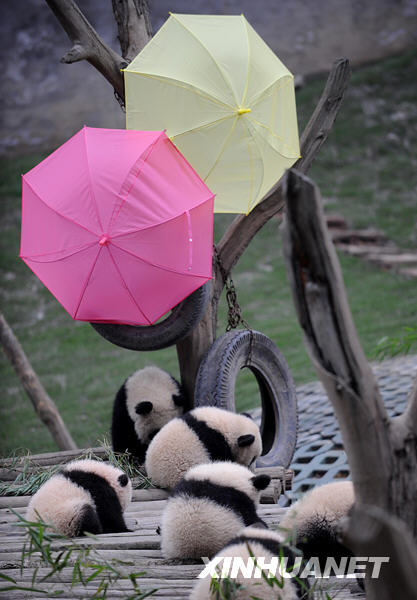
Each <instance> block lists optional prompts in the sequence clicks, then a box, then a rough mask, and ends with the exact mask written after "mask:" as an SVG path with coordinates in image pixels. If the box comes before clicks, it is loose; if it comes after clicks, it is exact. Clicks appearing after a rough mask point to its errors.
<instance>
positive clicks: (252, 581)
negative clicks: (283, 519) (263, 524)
mask: <svg viewBox="0 0 417 600" xmlns="http://www.w3.org/2000/svg"><path fill="white" fill-rule="evenodd" d="M249 550H250V551H249ZM218 556H221V557H223V558H225V557H236V558H242V562H243V564H244V565H248V564H249V565H250V564H251V563H250V556H253V557H254V558H255V560H256V559H259V562H258V563H256V564H258V565H261V563H260V559H261V558H263V559H264V564H265V565H268V564H271V563H272V559H273V557H278V558H279V559H281V558H282V559H283V560H284V561H286V564H285V563H284V568H286V570H287V571H288V572H289V574H290V573H291V567H292V566H293V565H294V563H295V560H296V555H295V554H294V552H293V551H292V550H291V548H289V547H288V546H286V545H285V543H284V540H283V536H282V535H281V534H279V533H278V532H276V531H271V530H269V529H258V528H256V527H246V528H245V529H243V530H242V531H240V532H239V533H238V535H237V537H235V538H233V539H232V540H230V541H229V542H228V543H227V544H226V546H224V548H222V549H221V550H220V552H218ZM231 564H233V563H231ZM222 567H223V562H220V563H219V565H218V572H219V575H220V574H221V570H222ZM254 570H255V566H254V567H253V569H252V572H251V576H250V575H248V577H244V576H243V574H242V571H241V570H239V571H238V574H237V577H236V578H233V579H232V578H231V577H230V578H229V577H227V578H225V579H223V580H222V579H221V578H219V579H217V580H216V583H217V585H212V579H211V577H210V576H207V577H205V578H203V579H199V581H198V583H197V584H196V585H195V586H194V588H193V591H192V592H191V596H190V600H216V599H217V598H219V597H223V596H220V592H219V590H221V591H222V592H223V594H224V597H229V596H228V595H227V591H231V589H230V587H231V580H232V582H233V587H234V589H233V588H232V589H233V594H232V597H233V598H234V599H235V600H251V599H252V598H259V600H271V598H280V599H281V600H299V599H301V598H303V599H304V598H308V590H309V584H308V580H307V579H303V580H301V579H299V578H297V577H294V578H292V577H288V578H283V577H282V574H281V575H280V573H279V572H277V573H273V575H275V576H276V578H277V580H278V581H279V582H281V581H283V587H282V588H279V587H277V586H275V587H271V586H270V585H269V584H268V583H267V582H266V581H265V580H264V579H263V578H262V577H254ZM263 570H264V573H265V574H266V575H268V569H263ZM228 575H230V571H229V572H228Z"/></svg>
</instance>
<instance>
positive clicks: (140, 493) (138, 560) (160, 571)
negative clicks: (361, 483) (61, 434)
mask: <svg viewBox="0 0 417 600" xmlns="http://www.w3.org/2000/svg"><path fill="white" fill-rule="evenodd" d="M62 454H63V456H62V455H61V456H59V455H56V454H55V455H39V457H36V458H37V459H38V460H39V459H40V460H41V462H44V464H50V465H53V464H55V463H56V462H57V460H60V462H61V461H62V462H66V461H67V460H71V459H72V458H74V453H62ZM54 461H55V462H54ZM2 462H3V464H2V465H1V464H0V467H1V466H2V467H3V471H2V476H3V479H7V480H8V481H11V480H13V479H14V477H12V475H14V474H12V473H11V472H10V469H8V468H7V467H8V465H7V463H6V464H5V461H2ZM282 482H283V480H282V479H281V483H282ZM274 484H275V486H273V487H272V488H270V489H269V490H268V493H267V494H265V495H264V497H263V498H262V500H263V503H261V505H260V508H259V514H260V516H261V518H262V519H264V521H265V522H266V523H267V524H268V525H270V526H276V525H277V524H278V523H279V521H280V519H281V518H282V515H283V514H284V513H285V510H286V509H284V508H281V507H279V506H278V505H277V504H276V497H275V498H273V497H272V496H273V493H274V490H275V492H276V489H277V487H279V486H278V485H277V481H275V482H274ZM287 485H289V483H288V480H287ZM278 495H279V494H278ZM167 497H168V493H167V492H166V491H165V490H161V489H156V488H153V489H147V490H134V492H133V500H132V503H131V504H130V506H129V507H128V509H127V511H126V513H125V519H126V524H127V526H128V528H129V529H131V530H132V531H131V532H128V533H118V534H105V535H99V536H97V537H96V539H91V538H85V537H83V538H76V540H75V541H76V542H77V543H81V544H86V543H87V544H88V546H89V547H90V548H93V549H94V550H95V551H96V552H97V555H98V556H99V557H100V558H101V559H102V560H114V559H116V560H120V561H123V562H124V563H128V564H127V565H123V566H121V567H120V570H121V571H123V572H126V573H128V572H135V573H138V572H143V573H144V575H143V577H141V578H140V579H138V580H137V582H138V584H139V587H140V590H141V592H144V591H147V590H156V591H155V593H154V594H153V595H152V598H164V599H165V600H180V599H182V598H188V596H189V594H190V591H191V589H192V587H193V585H194V582H195V579H196V577H197V575H198V574H199V573H200V572H201V570H202V568H203V565H202V564H201V563H199V564H195V563H194V564H193V563H191V562H189V563H181V564H178V562H177V563H175V561H170V560H166V559H164V558H163V556H162V553H161V550H160V536H159V535H158V533H157V531H156V529H157V527H158V525H159V524H160V521H161V514H162V511H163V509H164V507H165V505H166V502H167ZM29 499H30V496H3V497H0V572H1V573H3V574H4V575H6V576H8V577H12V578H13V579H15V580H16V581H17V582H18V584H19V585H21V586H22V587H28V586H31V582H32V576H33V573H34V570H35V569H38V571H37V581H40V578H42V576H44V575H45V574H47V573H48V572H49V571H50V568H45V567H44V566H42V563H41V560H40V555H39V554H35V555H33V556H31V557H30V558H29V560H26V562H25V568H24V570H23V572H21V570H20V567H21V553H22V548H23V546H24V544H25V541H27V538H26V537H25V535H24V534H23V532H22V530H21V528H20V527H19V526H17V524H16V523H17V521H18V519H17V517H16V516H15V515H14V514H13V512H12V510H15V511H16V512H18V513H19V514H21V515H22V516H23V517H24V516H25V514H26V509H27V505H28V502H29ZM69 544H71V541H62V540H59V541H57V542H54V543H53V545H52V549H53V550H57V551H59V550H61V549H64V548H65V547H68V545H69ZM94 556H95V555H94ZM73 565H74V559H73V557H72V556H71V557H70V559H69V561H68V563H67V565H66V567H65V568H64V569H63V570H62V571H61V572H60V573H59V575H57V576H54V577H52V578H50V579H48V581H47V582H44V583H42V584H39V585H38V587H41V589H46V590H47V592H48V593H47V594H46V595H45V594H39V595H37V594H36V593H32V592H27V591H24V590H19V591H7V592H4V593H3V594H1V592H0V597H1V596H3V597H5V598H7V599H9V598H10V599H16V600H18V599H21V598H32V599H34V598H45V597H51V594H52V593H53V592H56V591H58V590H62V591H63V593H62V594H61V595H60V596H59V598H61V600H66V599H68V600H70V599H72V600H73V599H75V598H88V597H91V596H92V595H93V594H94V592H95V591H96V589H97V583H96V580H92V581H91V582H90V583H89V584H87V585H86V586H83V585H75V586H74V587H71V581H72V577H73V571H74V569H73ZM87 576H88V573H87ZM6 584H7V582H6V581H0V588H2V587H5V586H6ZM326 586H330V588H331V597H333V595H334V594H335V595H336V597H337V599H338V600H347V599H349V600H350V599H354V598H364V595H363V593H359V592H358V587H357V585H356V582H349V583H347V580H342V581H340V580H336V579H330V580H327V582H326ZM131 595H132V585H131V582H130V581H129V580H125V579H123V580H118V581H117V582H116V583H115V584H114V585H112V586H111V588H110V589H109V590H108V592H107V595H106V598H108V599H110V600H111V599H113V598H114V599H116V598H128V597H129V596H131ZM315 597H316V598H324V597H325V596H324V595H323V594H322V592H320V593H319V592H317V594H315ZM271 598H272V596H271Z"/></svg>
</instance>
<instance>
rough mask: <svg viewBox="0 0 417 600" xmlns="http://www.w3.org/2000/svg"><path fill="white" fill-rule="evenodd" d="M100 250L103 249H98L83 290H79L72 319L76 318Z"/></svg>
mask: <svg viewBox="0 0 417 600" xmlns="http://www.w3.org/2000/svg"><path fill="white" fill-rule="evenodd" d="M102 248H103V246H100V247H99V249H98V252H97V255H96V257H95V259H94V261H93V264H92V266H91V269H90V272H89V273H88V275H87V277H86V280H85V282H84V285H83V289H82V290H81V294H80V299H79V300H78V304H77V308H76V310H75V313H74V317H73V318H74V319H76V318H77V314H78V311H79V309H80V305H81V302H82V300H83V298H84V294H85V290H86V289H87V286H88V284H89V282H90V279H91V275H92V274H93V271H94V268H95V266H96V264H97V261H98V257H99V256H100V252H101V250H102Z"/></svg>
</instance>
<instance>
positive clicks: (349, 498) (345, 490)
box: [280, 481, 355, 565]
mask: <svg viewBox="0 0 417 600" xmlns="http://www.w3.org/2000/svg"><path fill="white" fill-rule="evenodd" d="M354 501H355V496H354V490H353V484H352V482H351V481H340V482H333V483H328V484H326V485H321V486H318V487H315V488H314V489H312V490H311V491H310V492H308V493H307V494H305V496H303V497H302V498H301V499H300V500H298V501H297V502H296V503H295V504H294V505H293V506H292V507H291V509H290V510H289V511H288V512H287V514H286V515H285V517H284V519H283V520H282V521H281V523H280V527H282V528H283V529H285V530H287V531H289V532H290V533H292V536H293V539H294V543H295V545H296V546H297V547H298V548H299V549H300V550H302V552H303V554H304V556H305V557H306V558H310V557H312V556H317V557H318V558H319V559H320V563H321V564H323V565H324V564H325V561H326V559H327V557H328V556H333V557H335V558H340V557H342V556H351V554H352V553H351V551H350V550H348V549H347V548H346V547H344V546H343V545H342V544H340V542H339V541H338V539H337V527H338V524H339V522H340V519H341V518H342V517H344V516H346V515H347V513H348V512H349V510H350V508H351V507H352V506H353V503H354Z"/></svg>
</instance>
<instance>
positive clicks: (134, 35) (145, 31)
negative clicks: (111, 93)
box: [46, 0, 150, 102]
mask: <svg viewBox="0 0 417 600" xmlns="http://www.w3.org/2000/svg"><path fill="white" fill-rule="evenodd" d="M46 2H47V3H48V5H49V7H50V9H51V10H52V12H53V13H54V15H55V16H56V18H57V19H58V21H59V22H60V23H61V25H62V27H63V28H64V30H65V32H66V33H67V35H68V37H69V39H70V40H71V42H72V44H73V46H72V48H71V50H69V51H68V52H67V53H66V54H65V55H64V56H63V57H62V59H61V62H64V63H73V62H77V61H80V60H87V61H88V62H89V63H90V64H92V65H93V66H94V67H95V68H96V69H97V70H98V71H100V73H101V74H102V75H103V76H104V77H105V78H106V79H107V81H109V83H111V85H112V86H113V88H114V90H115V92H116V93H117V95H118V97H119V98H120V99H121V101H122V102H124V97H125V91H124V83H123V75H122V73H121V71H120V69H123V68H124V67H126V65H127V63H128V62H129V61H130V60H131V59H132V58H133V56H134V53H136V51H137V52H139V50H140V49H141V48H142V47H143V45H144V44H145V43H146V42H147V40H148V39H149V37H150V21H149V15H148V7H147V3H146V0H113V8H114V11H115V17H116V20H117V24H118V30H119V40H120V44H121V47H122V52H123V57H124V58H123V57H122V56H120V55H119V54H117V52H115V51H114V50H113V49H112V48H110V47H109V46H108V45H107V44H105V42H104V41H103V40H102V39H101V37H100V36H99V35H98V33H97V32H96V30H95V29H94V27H93V26H92V25H91V24H90V22H89V21H88V19H87V18H86V17H85V15H84V14H83V13H82V11H81V10H80V8H79V7H78V5H77V3H76V2H75V1H74V0H46Z"/></svg>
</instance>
